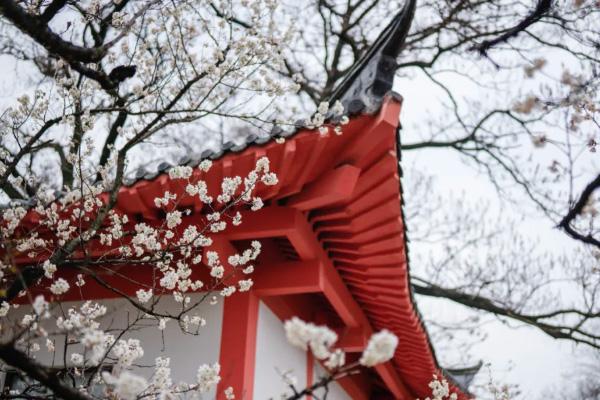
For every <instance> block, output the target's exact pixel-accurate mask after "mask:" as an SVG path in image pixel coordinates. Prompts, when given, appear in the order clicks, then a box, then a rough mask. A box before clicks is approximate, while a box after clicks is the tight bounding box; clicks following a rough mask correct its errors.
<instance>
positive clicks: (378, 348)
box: [284, 317, 398, 370]
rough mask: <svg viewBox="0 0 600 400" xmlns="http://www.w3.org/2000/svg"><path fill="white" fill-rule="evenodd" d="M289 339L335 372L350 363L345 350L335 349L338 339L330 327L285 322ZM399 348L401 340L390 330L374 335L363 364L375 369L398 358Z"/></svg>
mask: <svg viewBox="0 0 600 400" xmlns="http://www.w3.org/2000/svg"><path fill="white" fill-rule="evenodd" d="M284 329H285V334H286V337H287V340H288V341H289V342H290V343H291V344H292V345H294V346H297V347H300V348H301V349H303V350H307V349H310V351H311V352H312V353H313V355H314V356H315V357H316V358H317V359H319V360H324V361H325V362H324V364H325V366H326V367H327V368H329V369H331V370H338V369H340V368H342V367H344V365H345V364H346V356H345V354H344V352H343V351H342V350H341V349H333V348H332V347H333V346H334V345H335V343H336V342H337V339H338V336H337V334H336V333H335V332H333V331H332V330H331V329H329V328H327V327H326V326H319V325H315V324H313V323H310V322H305V321H302V320H301V319H300V318H298V317H293V318H292V319H290V320H287V321H286V322H285V323H284ZM397 346H398V338H397V337H396V336H395V335H394V334H393V333H391V332H390V331H388V330H385V329H384V330H381V331H380V332H377V333H375V334H373V335H372V336H371V337H370V339H369V342H368V344H367V347H366V348H365V350H364V352H363V354H362V356H361V357H360V360H359V364H360V365H363V366H365V367H373V366H375V365H377V364H381V363H385V362H387V361H389V360H391V359H392V358H393V357H394V352H395V351H396V347H397Z"/></svg>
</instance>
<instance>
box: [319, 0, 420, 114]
mask: <svg viewBox="0 0 600 400" xmlns="http://www.w3.org/2000/svg"><path fill="white" fill-rule="evenodd" d="M416 3H417V1H416V0H406V1H405V3H404V7H403V8H402V10H400V12H399V13H398V14H396V16H395V17H394V18H393V19H392V21H391V22H390V23H389V24H388V26H387V27H386V28H385V29H384V30H383V31H382V32H381V34H380V35H379V37H378V38H377V39H376V40H375V42H374V43H373V45H372V46H371V47H370V48H369V49H368V50H367V52H366V53H365V54H364V55H363V56H362V57H361V58H360V59H359V60H358V61H356V62H355V63H354V65H353V66H352V68H350V71H349V72H348V73H347V75H346V76H345V77H344V79H343V80H342V81H341V83H340V84H339V85H338V86H337V87H336V88H335V89H334V90H333V93H332V94H331V96H330V98H329V101H330V102H331V103H332V102H334V101H336V100H339V101H341V102H342V104H343V105H344V109H346V110H348V112H349V113H357V112H367V113H372V112H375V111H377V110H378V109H379V107H380V106H381V101H382V100H383V97H384V96H385V95H386V94H387V93H389V92H390V91H391V89H392V86H393V83H394V75H395V73H396V69H397V63H396V59H397V58H398V55H399V54H400V50H402V48H403V47H404V41H405V39H406V36H407V34H408V30H409V29H410V25H411V23H412V20H413V17H414V14H415V7H416Z"/></svg>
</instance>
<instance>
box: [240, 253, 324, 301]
mask: <svg viewBox="0 0 600 400" xmlns="http://www.w3.org/2000/svg"><path fill="white" fill-rule="evenodd" d="M322 275H323V274H322V266H321V263H320V262H319V261H316V260H312V261H296V262H286V263H276V264H268V265H259V266H258V267H257V268H256V272H255V273H254V276H253V278H252V279H253V280H254V281H255V284H254V286H253V291H254V293H256V294H257V295H258V296H260V297H265V296H282V295H289V294H303V293H318V292H321V287H322V285H323V284H322Z"/></svg>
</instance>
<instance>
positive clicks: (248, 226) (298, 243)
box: [227, 207, 413, 399]
mask: <svg viewBox="0 0 600 400" xmlns="http://www.w3.org/2000/svg"><path fill="white" fill-rule="evenodd" d="M243 221H244V223H242V225H240V226H238V227H232V229H230V230H229V231H228V232H227V237H228V239H229V240H241V239H250V238H256V237H272V236H275V237H277V236H286V237H287V238H288V240H289V241H290V243H292V245H293V246H294V249H295V250H296V251H297V252H298V254H299V255H300V258H301V259H302V260H304V261H313V262H314V261H315V260H317V261H318V263H316V264H314V263H313V264H306V265H310V267H306V269H307V270H308V268H315V267H316V266H318V268H319V270H320V273H319V274H318V275H317V274H315V273H314V271H313V272H312V275H311V276H312V279H314V278H315V277H316V276H318V277H319V289H320V290H321V291H322V293H323V294H324V295H325V297H326V298H327V300H328V301H329V302H330V304H331V305H332V307H333V308H334V310H335V311H336V313H337V314H338V315H339V317H340V318H341V319H342V321H343V322H344V324H345V325H346V326H347V327H351V328H356V329H362V330H363V332H364V337H369V336H370V335H371V334H372V333H373V329H372V328H371V325H370V323H369V320H368V319H367V317H366V316H365V314H364V312H363V310H362V309H361V308H360V306H359V305H358V303H357V302H356V300H355V299H354V298H353V296H352V294H351V293H350V291H349V289H348V287H347V286H346V284H345V283H344V281H343V280H342V278H341V277H340V275H339V273H338V272H337V270H336V269H335V267H334V265H333V263H332V262H331V260H330V259H329V257H328V255H327V253H326V252H325V251H324V250H323V248H322V247H321V244H320V243H319V241H318V240H317V239H316V237H315V234H314V232H313V230H312V228H311V226H310V224H309V223H308V222H307V220H306V218H305V217H304V215H303V214H302V213H301V212H300V211H298V210H295V209H293V208H289V207H268V208H264V209H262V210H260V211H258V212H255V213H245V214H244V216H243ZM263 227H264V228H265V230H264V231H263V230H262V228H263ZM267 233H269V234H268V235H267ZM296 271H302V268H298V269H297V270H296ZM298 273H299V272H296V274H298ZM275 281H276V279H275ZM309 286H310V285H309ZM311 287H312V286H311ZM271 290H274V289H273V288H272V289H271ZM311 290H312V289H311ZM295 293H298V292H297V291H296V292H295ZM278 294H284V293H282V292H278ZM376 371H377V372H378V373H379V375H380V376H381V378H382V380H383V381H384V382H385V384H386V386H387V387H388V389H389V390H390V391H391V392H392V393H393V395H394V396H395V397H396V398H397V399H411V398H413V396H412V394H411V393H410V391H409V390H408V389H407V387H406V385H405V384H404V382H402V380H401V379H400V377H399V376H398V373H397V371H396V370H395V369H394V367H393V365H392V364H391V363H390V362H388V363H385V364H383V365H380V366H378V367H377V368H376Z"/></svg>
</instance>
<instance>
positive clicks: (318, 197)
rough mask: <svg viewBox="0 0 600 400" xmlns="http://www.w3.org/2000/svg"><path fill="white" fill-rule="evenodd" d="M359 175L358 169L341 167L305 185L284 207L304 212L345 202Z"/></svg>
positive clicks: (348, 166)
mask: <svg viewBox="0 0 600 400" xmlns="http://www.w3.org/2000/svg"><path fill="white" fill-rule="evenodd" d="M359 175H360V169H359V168H356V167H354V166H352V165H342V166H341V167H338V168H336V169H334V170H331V171H329V172H327V173H325V174H324V175H323V176H322V177H320V178H319V179H317V180H316V181H313V182H311V183H309V184H308V185H306V187H304V188H303V189H302V191H301V192H300V193H298V194H297V195H295V196H292V197H291V198H290V199H289V200H288V202H287V203H286V205H287V206H288V207H293V208H296V209H298V210H301V211H306V210H314V209H316V208H322V207H331V206H334V205H336V204H339V203H341V202H344V201H347V200H349V199H350V198H351V197H352V192H353V191H354V188H355V186H356V182H357V181H358V177H359Z"/></svg>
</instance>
